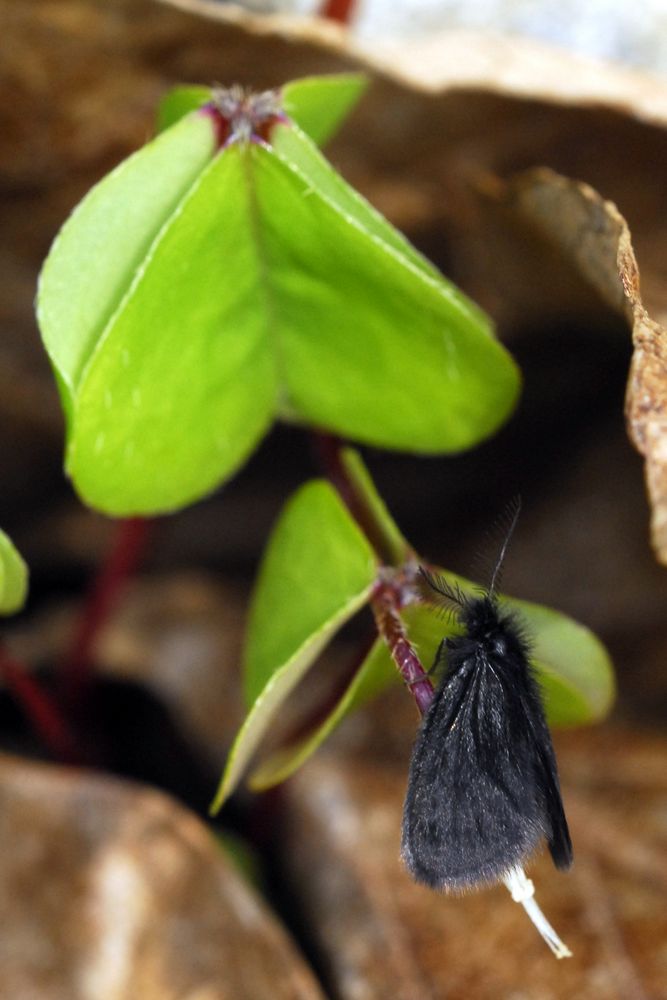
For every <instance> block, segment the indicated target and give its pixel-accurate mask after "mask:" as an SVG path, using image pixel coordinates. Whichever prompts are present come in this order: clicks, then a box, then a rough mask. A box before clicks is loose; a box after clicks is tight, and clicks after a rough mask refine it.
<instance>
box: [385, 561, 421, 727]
mask: <svg viewBox="0 0 667 1000" xmlns="http://www.w3.org/2000/svg"><path fill="white" fill-rule="evenodd" d="M371 608H372V610H373V614H374V616H375V623H376V625H377V630H378V632H379V634H380V635H381V636H382V638H383V639H384V641H385V642H386V644H387V647H388V648H389V652H390V653H391V657H392V659H393V660H394V663H395V664H396V666H397V667H398V669H399V671H400V673H401V677H402V678H403V680H404V681H405V683H406V685H407V687H408V688H409V689H410V693H411V694H412V697H413V698H414V699H415V702H416V703H417V708H418V709H419V711H420V713H421V714H422V715H423V714H424V713H425V712H426V710H427V708H428V707H429V705H430V704H431V702H432V701H433V694H434V692H433V685H432V684H431V681H430V680H429V677H428V675H427V673H426V671H425V670H424V668H423V666H422V665H421V662H420V660H419V657H418V656H417V653H416V652H415V650H414V648H413V647H412V645H411V643H410V640H409V639H408V636H407V632H406V630H405V625H404V624H403V620H402V618H401V616H400V614H399V611H400V608H401V597H400V590H399V587H398V586H397V583H396V579H395V578H394V577H387V578H386V579H382V577H381V578H380V581H379V583H378V584H377V586H376V588H375V591H374V592H373V595H372V597H371Z"/></svg>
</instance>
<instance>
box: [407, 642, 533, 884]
mask: <svg viewBox="0 0 667 1000" xmlns="http://www.w3.org/2000/svg"><path fill="white" fill-rule="evenodd" d="M534 764H535V762H534V744H533V739H532V734H531V732H530V730H529V729H528V727H527V725H526V723H525V719H524V718H523V712H522V708H521V705H520V702H519V700H518V699H517V697H516V695H515V694H514V693H513V691H512V689H511V687H510V686H509V685H508V684H506V683H504V682H503V680H502V674H501V673H500V671H496V670H494V668H493V664H491V663H490V662H489V660H488V659H487V658H486V657H485V656H484V655H483V654H482V652H481V651H480V650H479V648H478V649H477V650H476V651H475V652H474V653H473V654H471V655H470V656H468V657H467V658H466V659H465V660H464V661H463V662H462V663H461V665H460V666H459V667H458V668H457V669H456V670H454V671H452V672H451V673H450V675H449V676H448V677H446V678H445V679H444V681H443V682H442V684H441V686H440V687H439V689H438V691H437V693H436V696H435V698H434V700H433V703H432V705H431V707H430V708H429V710H428V712H427V713H426V715H425V717H424V721H423V724H422V728H421V730H420V732H419V734H418V736H417V740H416V743H415V747H414V751H413V755H412V761H411V764H410V773H409V778H408V789H407V794H406V799H405V807H404V812H403V835H402V855H403V858H404V860H405V863H406V865H407V867H408V869H409V870H410V872H411V873H412V875H413V876H414V878H416V879H417V881H419V882H423V883H425V884H426V885H429V886H431V887H432V888H439V889H449V890H457V889H464V888H466V887H469V886H472V885H475V884H478V883H480V882H492V881H495V880H497V879H498V878H500V877H502V875H503V874H505V873H506V872H507V871H508V870H509V869H510V868H512V867H514V866H515V865H516V864H518V863H520V861H521V860H522V859H523V858H524V857H525V855H526V854H528V853H530V851H532V849H533V848H534V847H535V846H536V844H537V842H538V841H539V840H540V838H541V837H542V836H543V835H545V834H546V833H547V832H548V831H547V830H546V829H545V822H544V815H543V811H542V810H541V809H540V804H539V798H538V794H537V787H536V784H535V780H536V779H535V766H534Z"/></svg>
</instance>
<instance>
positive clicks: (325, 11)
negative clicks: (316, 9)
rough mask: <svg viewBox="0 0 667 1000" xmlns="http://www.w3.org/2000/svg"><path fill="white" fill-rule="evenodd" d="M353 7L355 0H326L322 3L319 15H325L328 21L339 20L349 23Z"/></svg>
mask: <svg viewBox="0 0 667 1000" xmlns="http://www.w3.org/2000/svg"><path fill="white" fill-rule="evenodd" d="M355 7H356V0H326V2H325V3H324V4H322V8H321V10H320V17H326V18H328V19H329V20H330V21H339V22H340V23H341V24H349V23H350V21H351V20H352V16H353V14H354V8H355Z"/></svg>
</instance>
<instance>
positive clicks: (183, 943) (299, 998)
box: [0, 757, 322, 1000]
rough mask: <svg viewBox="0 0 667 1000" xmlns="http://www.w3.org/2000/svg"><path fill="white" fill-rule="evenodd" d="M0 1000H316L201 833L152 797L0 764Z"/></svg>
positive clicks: (272, 924)
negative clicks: (0, 925)
mask: <svg viewBox="0 0 667 1000" xmlns="http://www.w3.org/2000/svg"><path fill="white" fill-rule="evenodd" d="M0 838H1V839H2V843H3V845H4V847H3V854H2V862H1V863H0V921H1V922H2V928H3V930H2V935H1V937H0V997H2V1000H28V998H30V1000H137V998H138V997H141V1000H264V998H266V1000H269V998H270V1000H278V998H281V1000H282V998H284V1000H321V998H322V993H321V992H320V989H319V987H318V986H317V984H316V982H315V980H314V978H313V976H312V974H311V973H310V971H309V970H308V968H307V967H306V966H305V964H304V962H303V960H302V959H301V957H300V956H299V954H298V952H297V951H296V949H295V947H294V945H293V944H292V942H291V940H290V939H289V937H288V935H287V934H286V932H285V931H284V930H283V929H282V927H281V926H280V924H279V923H278V922H277V921H276V920H275V919H274V918H273V917H272V915H271V914H270V912H269V911H268V909H267V908H266V906H265V905H264V904H263V903H262V902H261V901H260V899H259V898H258V897H257V896H256V894H255V893H254V892H253V891H252V889H251V888H250V887H249V886H248V885H247V884H246V883H245V882H244V881H243V879H242V878H241V876H240V875H239V874H238V872H237V871H236V869H235V868H234V866H233V865H231V864H230V862H229V861H228V860H227V858H226V856H225V855H224V854H223V852H222V850H221V849H220V847H219V846H218V845H217V844H216V842H215V840H214V838H213V837H212V836H211V834H210V833H209V832H208V831H207V830H206V828H205V827H204V826H203V825H202V824H201V823H200V822H199V821H198V820H197V819H196V818H195V817H194V816H193V815H192V814H190V813H188V812H187V811H185V810H184V809H182V808H181V807H180V806H177V805H176V804H175V803H173V802H172V801H171V800H170V799H168V798H167V797H165V796H164V795H161V794H159V793H157V792H154V791H149V790H146V789H143V788H140V787H137V786H132V785H129V784H124V783H122V782H120V781H116V780H113V779H111V778H105V777H101V776H95V775H92V774H86V773H83V772H76V771H69V772H67V771H64V770H60V769H56V768H54V767H46V766H38V765H34V764H26V763H24V762H21V761H18V760H15V759H13V758H10V757H3V758H0Z"/></svg>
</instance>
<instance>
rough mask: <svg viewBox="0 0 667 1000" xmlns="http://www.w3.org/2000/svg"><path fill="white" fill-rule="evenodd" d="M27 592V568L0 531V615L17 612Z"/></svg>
mask: <svg viewBox="0 0 667 1000" xmlns="http://www.w3.org/2000/svg"><path fill="white" fill-rule="evenodd" d="M27 590H28V567H27V566H26V564H25V562H24V561H23V559H22V558H21V556H20V555H19V553H18V552H17V550H16V549H15V548H14V545H13V544H12V542H11V541H10V540H9V538H8V537H7V535H6V534H5V533H4V531H0V614H3V615H11V614H12V613H13V612H14V611H19V610H20V609H21V608H22V607H23V605H24V603H25V599H26V593H27Z"/></svg>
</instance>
